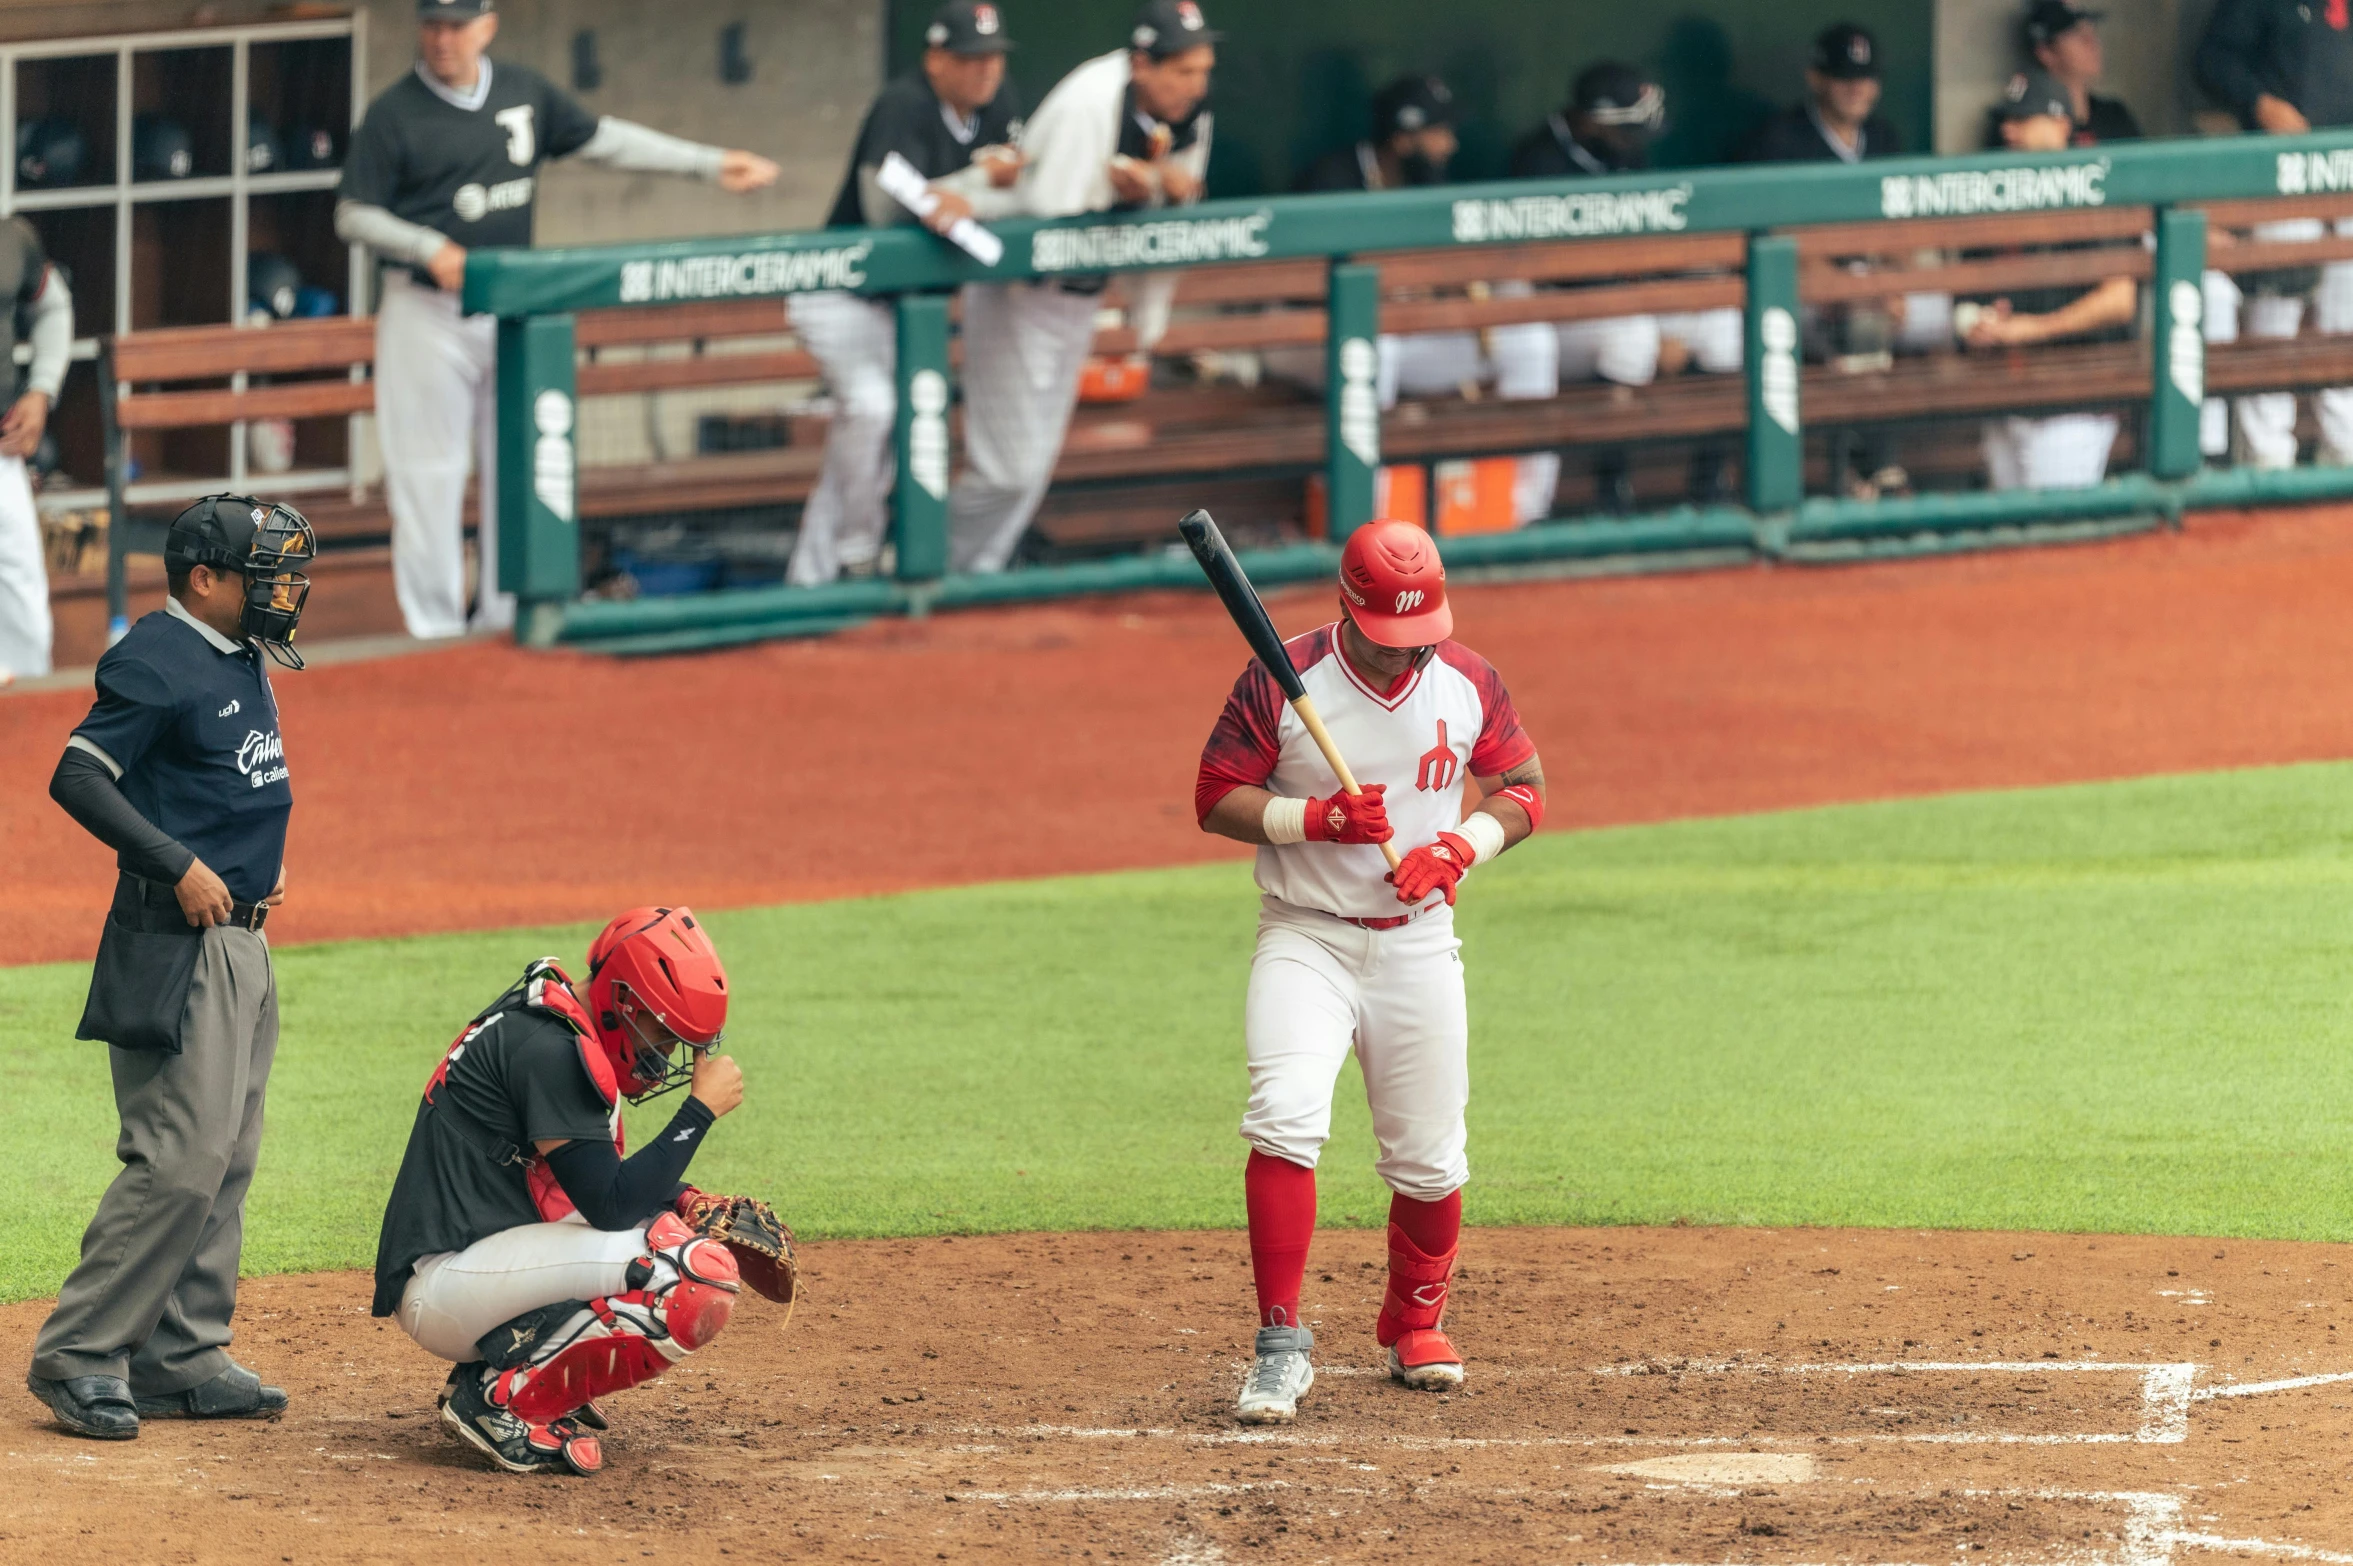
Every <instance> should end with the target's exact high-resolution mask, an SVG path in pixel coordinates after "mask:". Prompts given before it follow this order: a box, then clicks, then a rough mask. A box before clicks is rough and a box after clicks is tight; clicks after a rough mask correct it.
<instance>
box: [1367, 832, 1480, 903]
mask: <svg viewBox="0 0 2353 1566" xmlns="http://www.w3.org/2000/svg"><path fill="white" fill-rule="evenodd" d="M1478 857H1479V855H1478V851H1477V850H1476V849H1474V848H1472V847H1471V845H1470V842H1469V840H1468V839H1466V838H1464V837H1462V836H1460V835H1459V834H1457V833H1453V832H1441V833H1439V834H1438V841H1436V842H1435V843H1424V844H1423V845H1422V846H1421V847H1419V848H1417V849H1415V850H1414V851H1413V852H1412V853H1410V854H1407V855H1406V856H1405V858H1404V859H1403V860H1401V861H1400V862H1399V863H1398V866H1397V868H1396V869H1394V870H1392V871H1390V872H1389V874H1388V875H1387V876H1385V877H1384V878H1383V879H1385V880H1387V881H1388V882H1389V883H1390V884H1391V885H1392V886H1395V887H1396V888H1397V900H1398V901H1399V902H1401V903H1404V904H1407V905H1408V906H1419V904H1420V903H1421V900H1422V899H1423V898H1425V897H1427V896H1429V895H1430V894H1431V893H1432V892H1444V893H1445V894H1446V906H1447V907H1449V908H1452V907H1453V906H1454V888H1455V883H1456V882H1458V881H1460V880H1461V879H1462V876H1463V872H1464V871H1465V870H1468V869H1469V868H1470V867H1471V861H1473V860H1474V859H1476V858H1478Z"/></svg>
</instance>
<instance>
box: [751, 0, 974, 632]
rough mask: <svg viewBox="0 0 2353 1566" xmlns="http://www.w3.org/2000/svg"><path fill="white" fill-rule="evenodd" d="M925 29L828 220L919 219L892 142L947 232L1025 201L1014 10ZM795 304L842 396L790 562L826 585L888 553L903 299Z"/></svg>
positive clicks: (882, 101)
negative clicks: (895, 166) (912, 65)
mask: <svg viewBox="0 0 2353 1566" xmlns="http://www.w3.org/2000/svg"><path fill="white" fill-rule="evenodd" d="M923 40H924V48H923V63H922V65H921V67H920V68H919V69H916V70H913V71H909V72H908V73H907V74H906V75H904V76H901V77H898V78H897V79H895V80H894V81H892V82H891V83H890V85H888V86H886V87H885V88H883V90H882V94H881V96H879V97H877V98H876V99H875V100H874V106H873V107H872V108H870V109H868V110H867V111H866V119H865V122H864V123H863V124H861V125H860V126H859V127H858V144H857V146H856V147H855V148H853V149H852V150H851V153H850V166H849V171H848V172H847V173H845V174H844V175H843V176H842V187H841V194H840V195H839V196H837V197H835V198H834V203H833V213H832V216H830V217H829V218H827V219H826V222H827V224H828V226H830V227H833V228H882V227H886V226H888V225H891V224H895V223H911V222H914V221H915V217H914V214H912V213H911V212H909V211H908V210H907V209H906V208H905V207H902V206H900V205H899V204H898V203H897V202H896V201H893V200H892V199H891V198H890V197H888V196H886V195H884V194H883V193H882V188H881V186H880V185H879V184H877V183H876V175H877V174H878V173H879V172H880V170H881V168H882V165H883V160H884V159H886V158H888V157H889V156H890V155H891V154H892V153H897V154H898V155H899V156H900V157H902V158H904V159H906V160H907V162H908V163H909V164H911V165H913V167H914V169H915V172H916V173H918V174H920V175H922V176H923V177H924V178H925V179H927V180H929V181H931V182H932V189H933V190H934V191H935V192H937V193H938V195H939V198H940V201H939V205H938V206H937V207H936V208H934V209H933V211H932V214H931V216H930V217H928V218H926V219H924V221H925V222H926V223H927V224H929V225H930V227H931V228H932V229H933V230H934V231H935V232H938V233H942V234H944V233H946V232H947V231H948V229H949V228H950V227H952V226H953V225H954V224H955V223H956V222H957V220H958V219H960V218H965V217H971V216H975V215H977V216H980V217H982V218H984V219H985V218H990V217H996V216H1002V215H1004V214H1005V213H1008V212H1010V211H1012V210H1013V207H1012V197H1011V195H1010V191H1011V187H1012V185H1013V182H1014V180H1015V179H1016V178H1018V177H1019V175H1020V173H1021V154H1020V152H1018V151H1017V150H1015V148H1014V146H1013V143H1014V142H1015V141H1017V140H1018V139H1019V138H1020V136H1021V95H1020V93H1019V92H1017V91H1016V90H1015V89H1014V87H1013V84H1012V83H1011V82H1009V81H1007V80H1006V79H1005V54H1006V51H1007V50H1009V49H1011V48H1012V47H1013V41H1012V39H1010V38H1008V37H1007V36H1006V34H1005V21H1004V17H1003V15H1002V14H1001V13H1000V12H999V11H998V10H997V8H996V6H995V5H993V4H991V3H990V0H948V3H947V4H946V5H943V6H941V7H940V8H939V10H938V11H937V12H936V13H934V14H933V16H932V19H931V25H930V26H929V27H927V28H925V29H924V34H923ZM792 318H793V329H794V330H795V331H797V332H798V333H799V334H800V338H801V345H802V346H803V347H805V348H807V349H808V350H809V352H810V354H811V355H813V356H814V357H815V358H816V360H817V362H818V363H819V364H820V365H822V366H824V369H825V383H826V386H827V388H828V389H829V390H830V391H831V392H832V393H833V402H834V410H833V424H832V427H831V428H830V429H829V430H828V432H827V434H826V437H825V468H824V471H823V472H822V473H821V474H820V475H819V477H818V480H817V488H816V489H815V490H814V491H812V492H811V493H810V495H809V504H808V506H807V507H806V508H805V509H804V510H803V511H802V513H801V535H800V538H799V540H798V541H797V542H796V543H795V544H794V545H793V557H792V565H791V566H790V568H789V570H788V575H789V577H790V579H791V580H792V581H794V582H797V583H800V584H802V585H804V586H812V585H815V584H816V583H819V582H830V581H832V580H833V579H834V578H835V577H836V576H839V575H840V574H841V573H843V572H844V571H848V572H850V573H852V574H853V575H863V574H867V573H870V572H872V571H873V570H874V567H875V562H876V561H877V560H878V559H879V558H880V556H881V554H882V537H883V531H884V527H885V525H886V523H887V521H888V517H889V511H890V493H891V476H892V460H891V433H892V430H893V427H894V426H895V424H896V422H897V419H898V388H897V383H896V379H895V377H896V370H897V364H898V338H897V333H896V329H895V327H894V326H893V323H892V316H891V307H890V303H889V301H887V300H880V299H862V298H860V297H858V296H857V295H856V294H847V293H834V292H827V293H816V294H803V295H801V296H800V297H798V298H796V299H795V300H793V303H792Z"/></svg>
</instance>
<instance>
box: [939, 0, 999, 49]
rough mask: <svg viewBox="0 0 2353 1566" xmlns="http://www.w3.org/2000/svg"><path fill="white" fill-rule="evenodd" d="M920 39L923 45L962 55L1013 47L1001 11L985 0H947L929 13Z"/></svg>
mask: <svg viewBox="0 0 2353 1566" xmlns="http://www.w3.org/2000/svg"><path fill="white" fill-rule="evenodd" d="M923 43H924V47H925V48H927V49H945V50H947V51H948V53H950V54H966V55H970V54H1003V53H1004V52H1005V51H1006V50H1008V49H1010V48H1012V47H1013V40H1012V39H1010V38H1008V37H1006V36H1005V17H1004V13H1003V12H1001V11H999V10H998V9H997V8H996V7H995V6H993V5H991V4H990V3H989V0H948V3H947V4H946V5H943V6H941V7H940V8H939V9H938V10H937V11H934V12H933V13H932V16H931V25H930V26H929V27H926V28H925V29H924V30H923Z"/></svg>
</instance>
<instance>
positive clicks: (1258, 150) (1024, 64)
mask: <svg viewBox="0 0 2353 1566" xmlns="http://www.w3.org/2000/svg"><path fill="white" fill-rule="evenodd" d="M934 3H936V0H891V34H890V36H891V43H892V48H891V63H892V69H894V70H898V69H903V68H905V66H907V65H908V64H910V63H911V62H912V61H913V60H914V59H915V58H916V56H917V54H918V53H919V52H920V51H921V47H922V36H923V24H924V21H925V19H926V18H928V17H929V15H930V14H931V10H932V7H933V4H934ZM1203 8H1204V9H1205V10H1206V11H1207V12H1208V13H1209V19H1210V24H1211V25H1212V26H1214V27H1217V28H1219V29H1221V30H1223V31H1224V32H1225V33H1226V34H1227V35H1228V37H1227V39H1226V41H1225V43H1224V44H1222V45H1221V46H1220V47H1219V51H1218V53H1219V63H1218V78H1217V88H1216V99H1215V106H1216V109H1217V117H1218V139H1217V145H1216V158H1215V162H1214V164H1213V166H1212V169H1211V174H1210V181H1211V188H1212V191H1213V193H1214V194H1217V195H1226V196H1243V195H1254V194H1257V193H1260V192H1264V191H1280V190H1283V189H1286V188H1288V187H1289V185H1290V183H1291V179H1292V175H1293V172H1294V171H1295V170H1296V169H1297V168H1299V167H1302V166H1304V164H1305V163H1306V162H1307V161H1308V160H1310V159H1312V158H1314V157H1315V156H1316V155H1317V154H1319V153H1321V152H1323V151H1326V150H1327V149H1329V148H1331V147H1335V146H1339V145H1342V144H1344V143H1346V142H1348V141H1351V140H1353V139H1355V138H1356V137H1357V136H1358V135H1359V134H1361V130H1362V125H1363V120H1364V114H1365V105H1366V103H1367V101H1368V100H1369V98H1370V97H1371V94H1372V92H1373V91H1374V90H1375V89H1376V88H1378V87H1379V86H1380V84H1381V83H1382V82H1384V81H1386V80H1388V79H1389V78H1391V77H1393V76H1396V75H1399V74H1401V73H1403V72H1406V71H1411V70H1425V71H1436V72H1438V73H1439V74H1440V75H1442V76H1444V77H1445V78H1446V79H1447V81H1448V82H1449V83H1450V84H1451V85H1452V86H1453V87H1454V90H1455V92H1456V95H1457V97H1458V99H1459V101H1460V103H1461V105H1462V111H1463V124H1462V141H1463V152H1462V157H1461V159H1460V160H1459V162H1458V164H1457V167H1456V173H1457V174H1458V175H1459V176H1460V177H1462V178H1466V179H1479V178H1491V177H1496V176H1500V175H1501V174H1503V173H1504V159H1505V156H1506V154H1507V152H1508V150H1509V148H1510V146H1511V143H1512V141H1513V140H1514V139H1515V138H1517V137H1518V136H1519V135H1520V134H1521V133H1522V132H1523V131H1525V130H1527V129H1528V128H1529V127H1530V126H1532V125H1534V124H1536V123H1537V121H1538V120H1540V119H1542V118H1543V116H1544V114H1545V113H1546V112H1547V111H1549V110H1551V109H1553V108H1556V107H1558V106H1559V104H1560V102H1561V100H1562V99H1563V98H1564V97H1566V96H1567V92H1568V83H1569V81H1570V79H1571V78H1572V77H1573V76H1575V74H1576V73H1577V72H1578V71H1579V70H1580V69H1582V68H1583V67H1584V66H1585V65H1586V64H1588V63H1589V62H1591V61H1593V60H1597V59H1602V58H1605V57H1609V56H1616V57H1618V58H1621V59H1631V60H1634V61H1636V62H1637V63H1640V64H1642V65H1645V66H1648V67H1649V68H1651V69H1653V70H1655V71H1658V72H1660V73H1661V80H1662V81H1663V83H1664V84H1665V86H1666V88H1667V93H1668V100H1667V108H1668V115H1669V119H1670V121H1671V123H1670V127H1669V130H1668V134H1667V136H1666V138H1665V141H1664V143H1663V144H1662V146H1661V148H1660V162H1661V163H1662V164H1665V165H1670V166H1677V167H1682V166H1689V165H1693V164H1704V163H1717V162H1724V161H1727V160H1728V159H1729V158H1730V156H1731V155H1732V154H1733V153H1734V152H1735V151H1736V150H1737V148H1738V146H1739V145H1740V142H1741V140H1742V138H1743V137H1744V136H1745V134H1746V132H1747V130H1748V128H1749V127H1750V126H1751V125H1753V124H1754V123H1755V122H1756V120H1757V119H1758V118H1759V117H1760V116H1762V115H1763V114H1765V113H1767V112H1769V111H1770V110H1771V109H1773V108H1775V107H1778V106H1779V105H1781V104H1783V103H1786V102H1794V101H1795V100H1796V99H1797V98H1798V97H1799V96H1800V95H1801V94H1802V92H1803V90H1804V87H1803V75H1804V71H1805V61H1806V47H1807V44H1808V42H1809V41H1810V40H1811V39H1812V37H1813V35H1814V34H1815V33H1816V32H1817V31H1819V30H1820V29H1821V28H1822V27H1823V26H1824V25H1826V24H1827V23H1829V22H1833V21H1840V20H1848V21H1856V22H1860V23H1862V24H1863V25H1865V26H1867V27H1869V28H1871V29H1872V30H1873V31H1874V32H1876V33H1877V34H1878V35H1879V39H1880V43H1881V46H1882V50H1883V52H1884V53H1885V55H1886V58H1887V112H1888V114H1889V115H1890V117H1891V118H1893V119H1894V121H1895V123H1896V125H1897V126H1898V128H1899V129H1901V131H1902V132H1903V134H1904V137H1905V145H1906V146H1907V147H1908V148H1909V149H1910V150H1912V151H1925V150H1929V147H1928V139H1929V114H1930V97H1931V83H1932V80H1933V62H1932V60H1931V52H1932V43H1931V40H1932V37H1933V32H1934V18H1933V11H1934V6H1933V3H1932V0H1844V3H1841V0H1831V3H1830V5H1829V6H1827V7H1824V8H1820V9H1817V8H1816V7H1815V6H1813V5H1793V4H1791V3H1789V0H1688V3H1687V4H1686V5H1684V6H1682V7H1680V8H1677V12H1676V14H1675V15H1673V16H1671V17H1669V16H1665V15H1663V14H1662V12H1659V11H1652V10H1650V9H1649V8H1648V7H1645V6H1635V5H1625V4H1604V3H1602V0H1565V3H1551V4H1547V3H1544V0H1451V3H1450V4H1447V5H1444V6H1433V5H1431V4H1429V3H1428V0H1271V3H1269V0H1261V3H1260V4H1257V5H1249V4H1245V3H1243V0H1204V3H1203ZM1003 9H1004V12H1005V20H1006V26H1007V29H1008V30H1009V31H1010V32H1011V33H1012V34H1013V36H1014V38H1015V39H1016V40H1017V42H1018V43H1019V45H1020V47H1019V48H1018V49H1017V50H1016V52H1015V53H1014V55H1013V57H1012V68H1013V72H1014V77H1015V79H1016V80H1017V81H1018V82H1019V83H1020V85H1021V88H1022V91H1023V93H1024V95H1025V96H1026V98H1027V101H1029V102H1030V103H1031V104H1033V105H1034V104H1035V103H1036V102H1037V100H1038V99H1039V98H1040V97H1042V96H1044V94H1045V92H1046V90H1047V89H1048V88H1050V87H1051V86H1053V84H1054V83H1055V81H1057V80H1058V79H1059V78H1060V77H1061V75H1062V73H1063V72H1064V71H1066V70H1068V69H1069V68H1070V67H1071V66H1072V65H1074V64H1076V63H1078V62H1079V61H1080V60H1083V59H1085V58H1087V57H1088V56H1090V55H1094V54H1100V53H1102V52H1103V51H1104V50H1107V49H1110V48H1113V47H1115V46H1116V45H1118V44H1119V43H1120V42H1121V41H1122V40H1124V39H1125V37H1126V35H1127V28H1128V25H1129V23H1130V22H1131V21H1132V20H1133V17H1134V14H1135V9H1136V7H1135V4H1134V0H1003Z"/></svg>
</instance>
